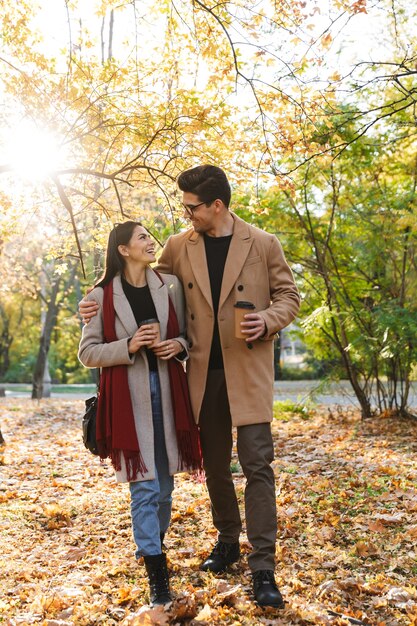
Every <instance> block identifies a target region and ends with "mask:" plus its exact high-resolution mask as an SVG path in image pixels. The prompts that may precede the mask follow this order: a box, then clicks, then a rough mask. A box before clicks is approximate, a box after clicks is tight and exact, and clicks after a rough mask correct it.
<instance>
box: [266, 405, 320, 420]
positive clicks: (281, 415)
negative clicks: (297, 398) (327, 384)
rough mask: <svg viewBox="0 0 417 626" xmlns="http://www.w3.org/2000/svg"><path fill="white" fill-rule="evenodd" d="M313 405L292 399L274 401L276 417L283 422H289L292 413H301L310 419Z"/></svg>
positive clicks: (300, 414) (303, 416)
mask: <svg viewBox="0 0 417 626" xmlns="http://www.w3.org/2000/svg"><path fill="white" fill-rule="evenodd" d="M311 412H312V407H311V406H309V405H307V404H301V403H299V402H292V401H291V400H277V401H276V402H274V419H276V420H279V421H281V422H288V421H289V420H290V419H291V416H292V415H299V416H300V417H302V418H304V419H308V418H309V417H310V415H311Z"/></svg>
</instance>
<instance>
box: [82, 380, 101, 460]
mask: <svg viewBox="0 0 417 626" xmlns="http://www.w3.org/2000/svg"><path fill="white" fill-rule="evenodd" d="M98 394H99V385H97V393H96V395H95V396H92V397H91V398H87V400H86V401H85V413H84V415H83V443H84V445H85V447H86V448H87V450H89V451H90V452H91V454H95V455H96V456H98V454H99V452H98V447H97V437H96V417H97V404H98Z"/></svg>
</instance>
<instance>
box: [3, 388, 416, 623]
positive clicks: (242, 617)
mask: <svg viewBox="0 0 417 626" xmlns="http://www.w3.org/2000/svg"><path fill="white" fill-rule="evenodd" d="M12 407H13V410H12ZM81 410H82V401H71V402H65V403H64V402H60V401H56V400H51V401H44V402H42V403H39V404H32V403H31V401H30V400H27V401H14V402H13V404H12V403H11V402H10V401H9V400H7V399H3V400H2V401H1V402H0V424H1V425H2V428H3V433H4V435H5V437H6V439H7V444H8V445H7V450H8V457H9V459H8V464H7V465H5V466H4V467H2V468H1V469H2V487H3V483H4V486H5V488H4V489H3V491H0V494H2V495H4V494H6V493H7V492H15V494H16V497H13V498H10V499H9V500H8V501H7V502H5V503H4V504H3V505H0V512H1V520H0V521H1V523H2V539H3V537H4V539H3V543H2V553H1V555H0V598H1V600H0V610H1V611H2V612H3V614H4V621H5V623H9V622H10V623H12V622H15V623H16V624H17V623H20V624H22V626H23V624H25V623H27V624H29V623H39V624H44V625H45V626H46V625H47V624H48V626H67V625H68V626H69V625H70V624H76V625H77V626H90V625H91V624H97V625H100V624H103V625H107V624H109V625H112V624H113V625H114V624H115V623H118V624H121V625H123V626H135V625H139V626H141V625H142V624H145V625H146V626H158V624H159V625H161V626H167V625H168V624H173V625H174V624H183V625H184V626H186V625H187V624H190V623H191V622H193V623H195V624H201V626H204V625H205V624H207V625H209V626H225V625H226V624H227V625H230V626H232V625H233V626H238V625H241V626H252V624H253V625H255V624H256V625H257V624H259V625H261V624H264V625H265V624H268V625H269V624H270V625H271V626H295V625H296V624H301V623H309V624H329V626H331V625H332V624H334V625H336V624H347V623H348V622H347V621H346V620H347V618H343V619H342V618H340V617H339V618H336V617H335V616H329V614H328V613H327V610H332V611H334V612H335V613H339V614H343V615H345V616H346V615H348V616H350V617H354V618H356V619H358V620H361V621H363V622H364V623H369V624H373V625H375V626H376V625H377V624H382V623H383V622H384V621H385V623H386V624H389V623H392V624H394V623H399V621H400V620H403V621H404V623H406V622H407V619H408V620H409V621H410V624H411V623H412V620H413V617H412V616H413V614H415V613H416V602H415V598H416V595H417V594H416V590H415V584H414V582H412V581H413V580H414V574H413V572H414V567H415V561H416V557H415V548H414V546H415V543H416V538H417V524H416V521H415V511H414V510H413V507H414V506H415V505H416V504H417V489H416V488H415V472H416V471H417V466H416V461H415V458H414V456H415V455H414V442H415V440H416V437H417V424H414V423H413V422H406V421H405V420H403V421H400V422H399V423H398V422H396V421H394V420H392V419H389V418H388V417H387V418H386V419H384V420H374V421H372V422H371V421H366V422H363V420H361V419H360V416H359V415H358V414H357V413H355V412H353V411H352V412H349V413H343V412H342V411H341V410H340V411H334V414H333V417H332V418H331V419H329V417H328V411H326V410H323V411H322V410H320V409H316V411H314V413H311V415H310V417H309V420H305V419H302V417H301V416H299V415H297V414H296V413H292V414H291V415H290V419H289V421H288V422H287V421H279V422H278V421H274V422H273V425H272V428H273V436H274V442H275V445H276V450H277V454H276V460H275V467H274V471H275V473H276V476H277V505H278V537H279V538H278V545H277V551H276V561H277V568H276V577H277V582H278V585H279V587H280V588H281V590H282V592H283V595H284V596H285V599H286V602H287V606H286V609H285V610H284V611H281V612H279V613H277V612H276V611H272V612H271V613H269V612H267V611H262V612H261V611H260V609H259V608H257V607H256V606H255V605H254V603H253V597H252V592H251V578H250V572H249V569H248V564H247V557H248V554H249V553H250V546H249V544H248V541H247V538H246V536H245V535H242V553H243V555H242V559H241V560H240V561H239V563H237V564H236V565H234V566H233V568H232V571H231V572H230V573H228V574H227V575H225V577H224V579H219V578H218V577H216V576H213V575H211V574H207V573H204V572H200V571H198V564H199V562H201V560H202V559H203V558H204V557H205V556H206V555H207V553H208V552H209V551H210V549H211V547H212V545H213V543H214V542H215V540H216V533H215V531H214V529H213V526H212V522H211V518H210V505H209V500H208V496H207V491H206V488H205V486H204V484H201V483H198V482H196V481H194V480H193V479H191V478H190V477H189V476H188V475H187V474H181V475H180V476H178V477H176V479H175V484H176V489H175V492H174V510H175V520H174V521H173V522H172V524H171V527H170V529H169V531H168V533H167V535H166V538H165V544H166V546H167V556H168V559H169V570H170V572H171V587H172V590H173V596H174V600H173V602H172V605H171V606H167V607H166V609H164V608H163V607H155V608H154V609H151V608H150V607H149V606H148V604H147V603H148V602H149V590H148V583H147V578H146V571H145V568H144V566H143V564H141V563H140V562H139V563H138V562H137V561H136V560H135V558H134V555H133V551H134V545H133V541H132V535H131V528H130V516H129V495H128V489H126V488H125V487H126V486H121V485H115V484H114V478H113V472H112V470H111V468H110V467H107V466H103V465H101V464H100V463H99V462H97V459H94V458H92V457H91V458H90V457H89V456H86V455H85V454H83V453H82V451H81V449H80V446H81V443H80V441H79V428H80V425H79V421H80V418H79V416H80V414H81ZM370 435H372V436H370ZM58 439H59V440H60V441H62V442H65V441H67V442H68V446H67V448H65V447H62V446H56V445H55V442H56V441H57V440H58ZM364 442H365V444H366V445H364ZM233 460H234V461H235V460H236V456H235V454H234V458H233ZM390 466H393V467H394V468H395V476H394V477H392V476H391V475H390V474H389V473H387V472H386V469H387V468H389V467H390ZM34 470H36V473H33V472H34ZM52 477H54V478H52ZM234 480H235V482H236V487H237V489H238V491H239V493H241V494H243V488H244V483H245V481H244V478H243V477H242V476H240V475H234ZM13 481H15V482H14V483H13ZM17 485H18V486H19V487H18V488H17ZM34 501H36V504H34ZM242 513H243V511H242ZM65 517H66V518H67V520H68V519H69V520H70V521H72V523H70V524H63V525H60V523H61V522H62V520H65ZM48 521H53V522H60V523H58V524H57V527H56V528H53V529H51V530H49V531H48V532H45V524H46V523H47V522H48ZM3 523H4V529H3ZM29 528H30V529H31V531H30V532H29V531H28V529H29ZM365 608H366V610H365ZM365 613H366V615H365ZM409 616H410V617H409ZM2 617H3V616H2ZM196 617H198V619H197V620H195V618H196ZM303 620H304V621H303ZM326 620H327V621H326ZM401 623H402V622H401ZM407 623H408V622H407Z"/></svg>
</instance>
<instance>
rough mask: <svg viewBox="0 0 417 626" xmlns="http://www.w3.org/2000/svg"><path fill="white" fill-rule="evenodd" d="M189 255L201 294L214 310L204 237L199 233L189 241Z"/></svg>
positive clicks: (193, 234)
mask: <svg viewBox="0 0 417 626" xmlns="http://www.w3.org/2000/svg"><path fill="white" fill-rule="evenodd" d="M187 253H188V258H189V260H190V265H191V268H192V271H193V273H194V276H195V279H196V281H197V283H198V286H199V287H200V290H201V293H202V294H203V295H204V297H205V299H206V300H207V302H208V304H209V306H210V308H211V309H212V308H213V301H212V298H211V287H210V277H209V273H208V267H207V258H206V248H205V245H204V237H202V236H201V235H199V234H198V233H195V232H194V233H192V235H191V237H190V238H189V239H188V240H187ZM184 287H185V285H184Z"/></svg>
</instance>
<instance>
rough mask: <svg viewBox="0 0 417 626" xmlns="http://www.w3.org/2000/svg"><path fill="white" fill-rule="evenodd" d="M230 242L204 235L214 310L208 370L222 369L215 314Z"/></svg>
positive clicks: (229, 236)
mask: <svg viewBox="0 0 417 626" xmlns="http://www.w3.org/2000/svg"><path fill="white" fill-rule="evenodd" d="M231 241H232V235H227V236H226V237H209V236H208V235H206V234H205V235H204V245H205V248H206V258H207V267H208V273H209V277H210V287H211V298H212V301H213V309H214V330H213V339H212V342H211V350H210V359H209V369H210V370H219V369H224V365H223V356H222V347H221V344H220V335H219V323H218V321H217V313H218V310H219V300H220V290H221V288H222V281H223V273H224V266H225V264H226V259H227V253H228V252H229V246H230V242H231Z"/></svg>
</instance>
